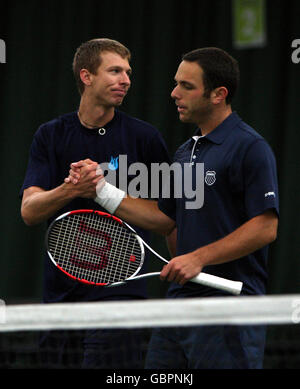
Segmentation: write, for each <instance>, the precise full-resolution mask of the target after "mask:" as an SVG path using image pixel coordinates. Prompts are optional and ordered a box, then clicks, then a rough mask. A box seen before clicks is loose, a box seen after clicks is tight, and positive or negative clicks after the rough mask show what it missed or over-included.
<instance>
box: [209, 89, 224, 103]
mask: <svg viewBox="0 0 300 389" xmlns="http://www.w3.org/2000/svg"><path fill="white" fill-rule="evenodd" d="M227 96H228V89H227V88H226V87H225V86H220V87H218V88H216V89H214V90H213V91H212V92H211V95H210V97H211V100H212V103H213V104H220V103H221V102H222V101H225V100H226V97H227Z"/></svg>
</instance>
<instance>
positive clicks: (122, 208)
mask: <svg viewBox="0 0 300 389" xmlns="http://www.w3.org/2000/svg"><path fill="white" fill-rule="evenodd" d="M115 215H116V216H117V217H119V218H120V219H123V220H125V221H127V222H128V223H129V224H134V225H136V226H138V227H140V228H143V229H145V230H151V231H154V232H157V233H159V234H162V235H168V234H169V233H170V232H171V231H172V230H173V228H174V226H175V223H174V221H173V220H172V219H170V218H169V217H168V216H166V215H165V214H164V213H163V212H161V211H160V209H159V208H158V205H157V202H156V201H152V200H145V199H140V198H139V199H134V198H131V197H129V196H127V197H125V198H124V199H123V200H122V202H121V203H120V205H119V207H118V208H117V210H116V212H115Z"/></svg>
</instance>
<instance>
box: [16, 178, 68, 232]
mask: <svg viewBox="0 0 300 389" xmlns="http://www.w3.org/2000/svg"><path fill="white" fill-rule="evenodd" d="M30 190H31V188H29V189H28V191H29V193H27V195H24V197H23V201H22V207H21V215H22V218H23V220H24V222H25V223H26V224H27V225H28V226H33V225H36V224H39V223H42V222H44V221H46V220H47V219H49V218H50V217H51V216H53V215H54V214H55V213H56V212H57V211H58V210H60V209H61V208H63V207H64V206H65V205H66V204H68V203H69V202H70V201H71V200H72V199H73V198H74V197H75V195H74V193H73V192H72V191H71V190H68V187H67V186H66V184H62V185H60V186H59V187H57V188H55V189H52V190H49V191H45V190H42V189H36V190H32V191H31V192H30Z"/></svg>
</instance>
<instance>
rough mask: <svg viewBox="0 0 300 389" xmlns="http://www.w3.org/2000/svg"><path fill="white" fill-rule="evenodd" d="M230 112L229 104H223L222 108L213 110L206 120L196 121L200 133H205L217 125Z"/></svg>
mask: <svg viewBox="0 0 300 389" xmlns="http://www.w3.org/2000/svg"><path fill="white" fill-rule="evenodd" d="M231 114H232V109H231V106H230V105H228V106H225V107H224V108H223V109H219V110H218V109H217V110H215V111H214V112H213V113H212V114H211V115H210V117H209V118H208V120H207V121H206V122H204V123H198V126H199V128H201V133H202V135H207V134H209V133H210V132H212V131H213V130H214V129H215V128H216V127H218V126H219V125H220V124H221V123H222V122H223V121H224V120H225V119H226V118H227V117H228V116H229V115H231Z"/></svg>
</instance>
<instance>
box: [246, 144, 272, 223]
mask: <svg viewBox="0 0 300 389" xmlns="http://www.w3.org/2000/svg"><path fill="white" fill-rule="evenodd" d="M243 175H244V180H243V181H244V192H245V208H246V212H247V214H248V217H249V218H253V217H255V216H258V215H259V214H262V213H263V212H265V211H267V210H269V209H273V210H275V211H276V213H277V215H278V216H279V193H278V180H277V168H276V160H275V157H274V154H273V151H272V150H271V148H270V146H269V145H268V144H267V142H265V141H264V140H258V141H256V142H255V143H254V144H252V145H251V146H250V147H249V149H248V151H247V153H246V155H245V158H244V161H243Z"/></svg>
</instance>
